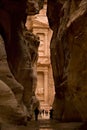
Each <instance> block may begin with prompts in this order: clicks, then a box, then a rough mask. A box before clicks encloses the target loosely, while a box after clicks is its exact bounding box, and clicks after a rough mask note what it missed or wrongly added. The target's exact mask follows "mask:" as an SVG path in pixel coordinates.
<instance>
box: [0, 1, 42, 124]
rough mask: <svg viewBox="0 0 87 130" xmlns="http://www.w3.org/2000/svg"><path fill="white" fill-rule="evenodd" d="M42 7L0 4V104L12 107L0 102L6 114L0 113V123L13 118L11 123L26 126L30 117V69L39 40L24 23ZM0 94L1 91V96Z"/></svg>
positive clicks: (36, 4) (37, 5)
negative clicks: (0, 119) (27, 17)
mask: <svg viewBox="0 0 87 130" xmlns="http://www.w3.org/2000/svg"><path fill="white" fill-rule="evenodd" d="M32 2H33V4H32ZM42 5H43V1H41V0H38V1H37V0H34V1H30V0H20V1H14V0H1V1H0V80H1V83H0V86H1V85H2V86H3V91H2V92H3V93H2V94H1V95H0V96H1V97H2V98H0V99H2V102H3V104H4V103H6V102H7V103H8V102H9V100H10V101H11V102H12V101H13V102H14V105H13V106H12V105H11V104H10V103H11V102H10V103H9V104H10V105H9V104H7V103H6V104H7V105H6V104H5V106H3V105H2V107H1V103H2V102H1V100H0V111H1V109H3V110H6V111H5V113H4V115H3V114H1V113H0V117H1V118H2V121H5V118H6V121H7V120H8V121H9V118H10V117H11V116H13V117H14V118H13V119H12V118H10V119H11V120H14V122H16V123H19V124H25V122H26V119H27V115H28V116H29V105H30V99H31V97H32V93H33V87H34V83H35V82H34V81H35V80H34V79H35V76H36V75H34V69H33V68H34V65H35V63H36V61H37V57H38V55H37V50H38V46H39V40H38V38H37V37H36V36H35V35H33V34H32V33H28V32H27V30H26V28H25V22H26V16H27V15H31V14H33V15H34V14H36V13H39V10H40V9H41V8H42ZM30 7H31V8H30ZM28 8H29V9H28ZM32 8H33V9H34V10H33V9H32ZM37 10H38V11H37ZM26 32H27V33H26ZM5 88H6V90H5ZM1 90H2V87H1V88H0V92H1ZM3 96H4V97H5V96H6V97H8V99H7V98H3ZM8 105H9V107H8ZM4 108H5V109H4ZM10 110H11V111H10ZM7 113H8V114H7ZM2 115H3V116H2Z"/></svg>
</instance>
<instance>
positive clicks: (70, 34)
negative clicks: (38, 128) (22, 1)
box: [47, 0, 87, 121]
mask: <svg viewBox="0 0 87 130" xmlns="http://www.w3.org/2000/svg"><path fill="white" fill-rule="evenodd" d="M47 4H48V9H47V16H48V20H49V25H50V27H51V29H52V30H53V36H52V39H51V45H50V49H51V63H52V68H53V76H54V82H55V91H56V95H55V101H54V105H53V107H54V117H55V118H57V119H59V120H65V121H79V120H83V121H87V104H86V102H87V0H78V1H77V0H67V1H66V0H63V1H62V0H55V1H52V0H48V2H47Z"/></svg>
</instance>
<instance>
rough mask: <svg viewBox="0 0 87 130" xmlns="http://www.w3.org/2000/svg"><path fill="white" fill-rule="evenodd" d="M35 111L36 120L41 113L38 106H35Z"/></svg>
mask: <svg viewBox="0 0 87 130" xmlns="http://www.w3.org/2000/svg"><path fill="white" fill-rule="evenodd" d="M34 113H35V120H36V121H37V120H38V115H39V109H38V107H36V108H35V110H34Z"/></svg>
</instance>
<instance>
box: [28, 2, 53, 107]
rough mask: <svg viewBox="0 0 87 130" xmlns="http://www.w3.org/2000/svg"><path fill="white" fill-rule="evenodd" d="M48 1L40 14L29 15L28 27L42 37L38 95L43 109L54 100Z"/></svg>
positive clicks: (38, 66)
mask: <svg viewBox="0 0 87 130" xmlns="http://www.w3.org/2000/svg"><path fill="white" fill-rule="evenodd" d="M46 7H47V4H46V2H45V3H44V7H43V9H42V10H41V11H40V13H39V14H37V15H35V16H34V17H30V16H29V17H28V19H27V28H28V29H30V30H32V31H33V33H34V34H35V35H38V36H39V38H40V45H39V49H38V54H39V57H38V63H37V87H36V96H37V98H38V99H39V101H40V108H41V109H49V108H50V106H52V103H53V100H54V83H53V77H52V70H51V63H50V39H51V36H52V31H51V29H50V28H49V25H48V20H47V17H46Z"/></svg>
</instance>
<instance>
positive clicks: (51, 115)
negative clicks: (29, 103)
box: [49, 108, 53, 119]
mask: <svg viewBox="0 0 87 130" xmlns="http://www.w3.org/2000/svg"><path fill="white" fill-rule="evenodd" d="M49 114H50V119H53V108H51V109H50V113H49Z"/></svg>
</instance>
